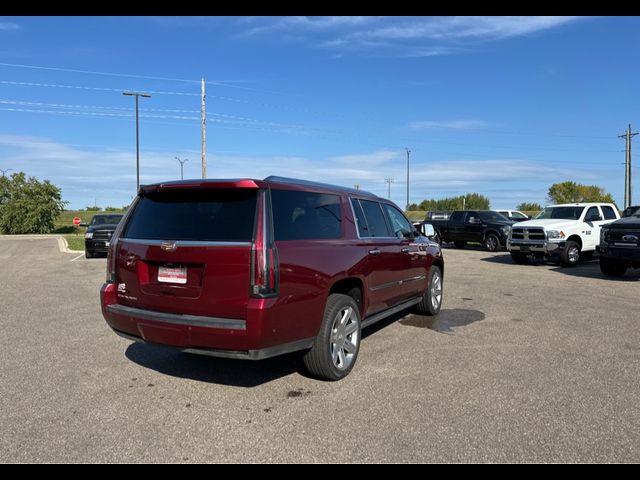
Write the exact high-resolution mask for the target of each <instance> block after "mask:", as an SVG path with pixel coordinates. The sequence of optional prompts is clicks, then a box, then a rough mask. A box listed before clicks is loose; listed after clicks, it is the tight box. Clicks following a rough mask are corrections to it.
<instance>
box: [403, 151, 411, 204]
mask: <svg viewBox="0 0 640 480" xmlns="http://www.w3.org/2000/svg"><path fill="white" fill-rule="evenodd" d="M404 149H405V150H406V151H407V206H406V207H405V210H407V211H409V155H411V150H409V149H408V148H407V147H404Z"/></svg>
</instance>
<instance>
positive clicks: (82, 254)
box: [69, 253, 84, 262]
mask: <svg viewBox="0 0 640 480" xmlns="http://www.w3.org/2000/svg"><path fill="white" fill-rule="evenodd" d="M80 257H84V253H81V254H80V255H78V256H77V257H76V258H74V259H73V260H69V261H70V262H75V261H76V260H77V259H79V258H80Z"/></svg>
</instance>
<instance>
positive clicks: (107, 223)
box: [81, 213, 124, 258]
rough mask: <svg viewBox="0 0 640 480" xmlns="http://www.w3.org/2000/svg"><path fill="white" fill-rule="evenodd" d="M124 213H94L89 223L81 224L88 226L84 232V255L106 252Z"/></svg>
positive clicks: (90, 255) (91, 256)
mask: <svg viewBox="0 0 640 480" xmlns="http://www.w3.org/2000/svg"><path fill="white" fill-rule="evenodd" d="M123 216H124V215H123V214H117V213H109V214H98V215H94V216H93V218H92V219H91V223H89V224H81V225H82V226H83V227H87V231H86V232H85V234H84V256H85V257H87V258H93V257H94V256H95V255H96V254H97V253H102V254H106V253H107V250H108V249H109V242H110V241H111V237H112V236H113V232H115V231H116V228H117V227H118V224H119V223H120V220H122V217H123Z"/></svg>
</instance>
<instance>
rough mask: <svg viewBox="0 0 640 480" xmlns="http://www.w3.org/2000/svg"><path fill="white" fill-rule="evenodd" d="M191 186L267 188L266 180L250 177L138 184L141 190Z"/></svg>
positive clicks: (177, 188)
mask: <svg viewBox="0 0 640 480" xmlns="http://www.w3.org/2000/svg"><path fill="white" fill-rule="evenodd" d="M193 188H267V184H266V182H264V181H262V180H251V179H224V180H217V179H202V180H197V179H196V180H178V181H175V182H164V183H154V184H152V185H140V193H142V192H158V191H161V190H181V189H185V190H187V189H193Z"/></svg>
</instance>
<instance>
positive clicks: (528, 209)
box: [516, 202, 542, 212]
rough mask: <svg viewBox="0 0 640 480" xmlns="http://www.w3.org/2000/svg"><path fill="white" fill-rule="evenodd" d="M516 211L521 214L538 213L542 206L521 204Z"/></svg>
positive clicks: (533, 203)
mask: <svg viewBox="0 0 640 480" xmlns="http://www.w3.org/2000/svg"><path fill="white" fill-rule="evenodd" d="M516 210H520V211H522V212H539V211H540V210H542V205H540V204H539V203H535V202H522V203H521V204H520V205H518V206H517V207H516Z"/></svg>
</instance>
